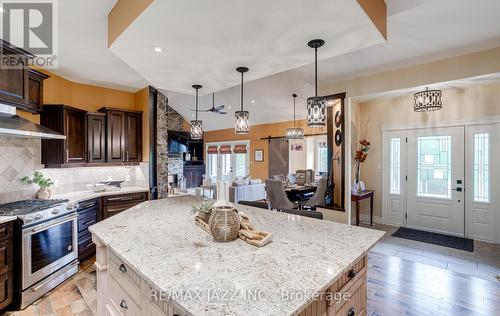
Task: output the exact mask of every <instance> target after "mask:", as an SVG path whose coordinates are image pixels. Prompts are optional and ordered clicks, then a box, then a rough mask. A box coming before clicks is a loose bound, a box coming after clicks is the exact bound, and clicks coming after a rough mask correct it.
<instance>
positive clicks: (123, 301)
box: [120, 300, 354, 315]
mask: <svg viewBox="0 0 500 316" xmlns="http://www.w3.org/2000/svg"><path fill="white" fill-rule="evenodd" d="M120 307H121V308H123V309H128V306H127V302H125V300H122V301H121V302H120ZM353 315H354V314H353Z"/></svg>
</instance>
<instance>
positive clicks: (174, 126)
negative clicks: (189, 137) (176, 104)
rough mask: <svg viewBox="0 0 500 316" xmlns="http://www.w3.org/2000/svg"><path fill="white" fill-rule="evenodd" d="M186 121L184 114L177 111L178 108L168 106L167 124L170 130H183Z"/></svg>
mask: <svg viewBox="0 0 500 316" xmlns="http://www.w3.org/2000/svg"><path fill="white" fill-rule="evenodd" d="M183 123H184V118H183V117H182V115H180V114H179V113H177V111H176V110H174V109H172V108H171V107H168V119H167V125H168V130H169V131H182V130H183V129H182V125H183Z"/></svg>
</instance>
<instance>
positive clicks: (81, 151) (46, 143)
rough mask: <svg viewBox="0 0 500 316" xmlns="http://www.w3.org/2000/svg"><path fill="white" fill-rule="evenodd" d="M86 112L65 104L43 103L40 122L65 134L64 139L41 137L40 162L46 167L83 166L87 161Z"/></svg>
mask: <svg viewBox="0 0 500 316" xmlns="http://www.w3.org/2000/svg"><path fill="white" fill-rule="evenodd" d="M86 114H87V112H86V111H83V110H80V109H76V108H73V107H70V106H67V105H60V104H57V105H56V104H46V105H44V109H43V112H41V114H40V124H41V125H43V126H46V127H48V128H50V129H53V130H55V131H56V132H59V133H61V134H64V135H66V139H42V163H43V164H45V166H46V167H48V168H58V167H59V168H60V167H69V166H83V165H84V164H85V163H86V162H87V154H86V141H85V140H86Z"/></svg>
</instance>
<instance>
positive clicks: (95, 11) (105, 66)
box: [55, 0, 500, 130]
mask: <svg viewBox="0 0 500 316" xmlns="http://www.w3.org/2000/svg"><path fill="white" fill-rule="evenodd" d="M194 1H195V0H189V1H182V2H176V5H175V6H171V7H170V10H169V11H163V12H161V11H158V9H159V8H160V7H162V6H167V7H168V5H169V4H168V3H170V4H171V3H173V1H172V0H162V1H159V0H156V1H155V2H154V3H153V5H156V6H160V7H152V8H153V9H155V8H156V9H157V10H156V11H158V12H150V11H149V9H147V10H146V12H144V14H143V15H144V16H148V17H149V15H148V14H151V15H152V16H156V17H159V18H161V20H159V21H155V22H154V21H153V22H152V23H151V24H152V25H155V26H156V31H153V32H151V33H140V32H139V33H137V34H135V35H133V36H134V37H135V40H136V41H135V43H136V44H137V45H138V46H141V49H142V50H143V51H144V52H146V51H147V52H148V54H149V55H144V54H146V53H144V54H142V55H135V56H134V58H135V59H137V60H140V62H141V63H143V64H144V67H145V69H142V68H141V67H138V66H137V64H138V62H137V61H135V60H132V61H130V56H128V57H127V54H126V53H124V52H123V51H121V50H120V52H119V54H120V57H121V58H124V59H125V60H127V62H128V63H129V64H131V67H130V66H128V65H127V64H126V63H125V62H123V61H122V60H121V59H120V58H119V57H117V56H116V55H115V54H113V52H112V51H111V50H110V49H108V48H107V34H106V30H107V14H108V12H109V10H110V9H111V8H112V6H113V5H114V3H115V2H116V0H85V1H83V0H65V1H60V2H59V6H60V10H61V14H60V17H61V43H60V48H61V58H60V66H61V67H60V69H59V70H56V71H55V72H56V73H58V74H60V75H62V76H64V77H66V78H68V79H71V80H75V81H79V82H84V83H90V84H97V85H102V86H108V87H114V88H121V89H125V90H128V91H135V90H137V89H139V88H142V87H144V86H145V85H147V84H153V85H155V86H156V87H158V88H160V89H164V90H165V92H166V93H167V94H168V96H169V100H170V105H171V106H172V107H173V108H175V109H176V110H177V111H178V112H180V113H181V114H182V115H183V116H184V117H185V118H186V119H188V120H189V119H190V117H191V112H190V109H191V108H192V107H193V103H194V98H193V96H192V95H185V94H181V93H178V92H173V91H172V88H171V85H174V83H175V86H177V85H179V84H182V85H183V87H182V89H179V88H176V89H175V90H176V91H184V92H186V91H189V87H190V86H191V84H193V83H200V84H203V85H204V86H206V87H207V88H205V89H203V92H204V93H209V92H211V90H212V89H215V88H210V87H217V86H220V87H229V86H234V85H236V84H238V80H239V77H238V74H237V73H236V72H235V71H234V67H235V65H240V64H247V65H248V66H249V67H250V68H251V71H250V73H249V76H248V78H249V79H252V77H251V76H252V75H253V76H255V77H253V78H257V77H260V76H263V75H264V74H266V73H268V74H271V73H275V72H277V71H280V69H281V70H285V69H283V67H285V68H286V67H293V65H305V64H306V63H310V62H312V60H313V59H312V58H313V55H312V50H311V49H310V48H308V47H307V46H305V43H306V42H307V40H308V39H310V38H313V37H324V38H326V37H327V36H330V34H331V33H330V31H331V30H328V32H325V30H324V29H321V28H318V29H316V28H315V26H316V25H315V24H314V23H313V24H311V23H310V21H311V20H313V19H311V16H313V15H314V14H315V13H318V12H324V11H328V9H329V7H327V8H325V7H321V3H326V1H327V0H325V1H320V0H315V1H313V2H310V1H309V2H307V3H313V4H316V5H317V6H314V5H309V4H307V5H306V4H305V3H306V1H296V2H290V1H286V2H285V1H284V0H280V1H273V2H269V1H267V2H266V5H267V6H266V7H263V4H262V3H263V1H257V3H256V6H258V8H259V10H251V9H248V3H253V2H248V1H246V2H244V0H237V1H236V2H237V3H239V4H238V5H234V8H239V9H234V8H233V11H231V10H229V9H228V5H227V4H226V3H231V4H234V3H235V0H233V1H229V0H216V1H217V4H219V5H218V6H216V5H213V1H211V2H210V5H208V4H206V3H209V2H200V1H197V2H196V3H197V4H198V7H197V10H195V11H194V12H188V14H187V13H186V12H184V11H183V10H186V9H189V8H193V3H194ZM336 1H337V0H336ZM338 1H341V0H338ZM345 1H347V0H345ZM254 2H255V1H254ZM274 2H276V3H279V4H281V7H275V6H274ZM331 2H332V1H329V3H331ZM354 2H355V1H347V2H345V3H346V6H344V7H336V8H334V10H333V12H331V11H328V12H330V13H331V14H330V16H332V19H331V20H330V19H329V20H328V21H327V22H325V23H320V24H318V25H319V26H320V27H325V26H328V25H333V26H334V27H331V28H332V29H333V30H334V31H332V32H336V30H338V28H342V29H343V30H346V31H348V32H350V31H352V30H351V27H356V29H355V30H358V31H359V30H361V31H360V33H358V34H361V35H360V37H359V38H358V39H360V41H361V43H354V41H351V40H352V39H351V36H349V38H348V41H343V43H351V44H352V45H351V46H349V47H348V48H346V53H344V54H342V55H339V56H337V55H338V54H339V53H341V51H340V50H339V48H337V47H336V45H335V44H336V43H337V41H333V40H329V41H327V45H326V46H325V47H324V48H322V49H320V51H319V54H320V57H321V58H324V57H325V56H326V55H327V53H328V54H333V56H334V57H332V58H328V59H326V60H323V61H321V62H320V68H319V80H320V82H319V84H320V87H321V86H322V82H328V83H329V84H331V83H332V82H336V81H340V80H345V79H350V78H354V77H359V76H363V75H367V74H372V73H377V72H381V71H387V70H391V69H396V68H401V67H406V66H410V65H415V64H421V63H426V62H430V61H434V60H439V59H443V58H449V57H453V56H458V55H463V54H467V53H471V52H475V51H480V50H484V49H488V48H492V47H498V46H500V1H498V0H475V1H456V0H440V1H435V0H386V3H387V6H388V13H389V17H388V36H389V38H388V41H387V42H384V43H379V44H376V45H372V44H374V42H377V41H379V39H377V38H375V39H374V38H372V37H370V36H368V37H369V41H368V43H364V42H363V41H364V37H363V36H364V35H365V33H364V31H363V30H364V27H365V25H356V24H355V23H352V20H351V21H349V22H345V20H342V19H341V18H342V17H343V16H349V15H350V14H354V15H356V14H358V13H359V12H357V13H356V12H355V11H354V13H352V8H351V7H349V3H351V4H352V3H354ZM160 3H161V4H160ZM290 3H294V5H290ZM224 4H226V5H224ZM241 8H245V10H243V9H241ZM283 8H285V9H283ZM346 8H350V9H349V10H347V9H346ZM219 9H220V12H218V10H219ZM299 9H300V10H299ZM288 10H290V11H288ZM339 10H342V11H339ZM346 10H347V11H346ZM242 11H244V12H242ZM298 11H302V12H298ZM287 12H293V13H294V14H295V15H293V17H294V18H293V19H290V18H289V17H288V14H287ZM216 16H217V17H218V18H215V17H216ZM298 16H301V18H297V17H298ZM142 17H143V16H141V18H142ZM141 18H140V19H139V20H137V21H136V22H137V23H139V24H141V23H144V20H143V19H142V20H141ZM238 18H241V19H242V20H244V21H245V22H244V23H243V22H241V24H240V25H238V24H234V23H238ZM172 21H175V23H176V24H175V25H174V26H173V27H172V25H171V24H169V23H171V22H172ZM193 21H196V23H194V22H193ZM339 21H343V22H342V23H340V24H341V25H339ZM136 22H134V24H135V23H136ZM257 22H259V23H257ZM229 23H233V25H238V28H237V29H234V30H229V31H228V30H226V28H228V25H230V24H229ZM262 23H264V24H262ZM329 23H330V24H329ZM134 24H133V25H132V28H131V29H130V32H132V33H133V32H136V31H137V30H140V27H144V25H143V26H141V25H137V26H135V25H134ZM344 24H347V25H344ZM353 24H354V25H353ZM361 24H363V23H361ZM263 25H265V26H266V27H271V29H272V30H274V31H275V32H281V33H280V34H274V33H273V34H274V35H273V36H270V34H268V32H267V31H268V30H267V28H266V29H263V28H262V27H263ZM282 25H287V28H283V26H282ZM290 25H291V26H290ZM188 30H189V32H195V31H196V30H198V31H199V32H200V33H199V34H201V35H200V36H198V40H197V41H193V40H192V37H182V36H179V37H177V35H178V34H186V32H188ZM127 32H129V30H127ZM132 33H131V34H132ZM217 34H218V35H217ZM225 34H229V35H231V37H224V35H225ZM238 34H239V36H236V35H238ZM298 34H300V36H302V38H299V37H300V36H298ZM332 34H333V33H332ZM335 34H337V33H335ZM150 35H154V37H152V36H150ZM165 35H168V36H172V38H173V40H171V41H168V42H167V39H168V38H169V37H168V36H165ZM229 35H228V36H229ZM337 35H339V34H337ZM340 35H341V34H340ZM218 36H219V37H218ZM235 36H236V37H235ZM249 38H251V40H249ZM276 38H279V41H276V40H275V39H276ZM209 39H210V40H209ZM214 39H215V40H216V41H215V42H214V43H217V47H215V48H214V47H212V48H211V49H210V48H208V46H207V45H210V44H211V43H212V40H214ZM118 41H119V42H120V43H121V41H122V38H119V40H118ZM123 41H124V42H126V41H128V40H127V39H126V38H125V37H124V38H123ZM164 41H165V43H166V45H165V47H163V48H164V50H165V51H164V53H162V54H161V55H155V54H153V52H152V51H151V49H150V48H151V46H153V45H160V43H164ZM124 42H123V43H122V44H124ZM284 43H286V45H285V44H284ZM117 44H118V43H117ZM212 44H213V43H212ZM250 44H251V45H256V46H258V47H261V48H262V47H268V46H269V47H270V51H271V53H270V54H269V56H268V54H267V50H264V52H257V53H255V52H253V51H250V52H251V53H249V52H248V51H245V50H244V49H243V48H245V45H250ZM120 45H121V44H120ZM162 45H163V44H162ZM189 45H193V47H200V46H203V47H204V49H198V50H193V51H191V52H186V55H185V56H186V59H182V58H181V59H179V60H176V65H174V66H173V67H172V69H165V67H163V66H161V65H162V64H161V63H159V61H158V59H168V58H169V57H170V55H169V52H170V53H172V52H173V49H174V48H176V47H181V48H183V47H187V46H189ZM356 45H360V47H361V46H364V45H366V46H367V47H366V48H363V49H359V50H357V51H351V50H352V49H353V48H354V47H356ZM160 46H161V45H160ZM238 47H239V50H240V51H239V54H236V53H235V52H238ZM116 48H118V46H116ZM327 48H330V49H332V51H330V52H327ZM114 50H115V47H113V51H114ZM299 50H300V52H298V51H299ZM229 52H231V53H230V54H229ZM188 53H189V54H188ZM137 56H139V57H137ZM193 56H195V57H196V58H195V59H193ZM235 56H237V58H236V59H234V58H235ZM287 56H296V58H292V57H290V58H287ZM181 57H182V56H181ZM187 57H189V58H187ZM279 57H281V59H280V58H279ZM177 58H179V55H177ZM207 59H208V60H209V62H206V60H207ZM194 60H197V61H198V60H202V61H205V62H204V63H202V64H200V63H199V62H197V61H194ZM212 60H214V63H212ZM221 60H222V61H223V60H228V62H227V65H225V66H224V67H222V68H221V69H219V68H217V67H214V66H213V65H214V64H215V61H216V62H217V63H221ZM283 60H284V61H283ZM207 65H208V66H207ZM259 65H264V66H262V67H261V68H259V67H260V66H259ZM134 69H135V70H134ZM193 69H194V70H196V69H199V70H202V72H203V74H202V73H200V72H199V71H193ZM312 70H313V68H312V65H310V64H309V65H305V66H302V67H298V68H295V69H291V70H287V71H284V72H279V73H276V74H274V75H271V76H267V77H265V78H261V79H258V80H253V81H251V82H248V83H247V84H246V85H245V106H246V108H247V109H248V110H250V113H251V122H252V124H257V123H269V122H276V121H286V120H291V118H292V115H293V109H292V106H291V105H292V98H291V94H292V93H294V92H295V93H298V94H299V96H300V97H299V99H298V100H297V101H298V102H297V105H298V113H297V114H298V116H299V117H301V118H303V117H305V110H304V108H305V99H306V98H307V97H309V96H311V95H312V94H313V93H314V90H313V86H312V84H313V82H314V81H313V72H312ZM139 73H140V75H139ZM211 73H212V74H213V77H212V76H210V75H208V74H211ZM167 74H168V75H167ZM224 74H225V75H224ZM178 76H192V77H190V78H187V79H186V78H184V79H183V80H180V79H178V78H177V77H178ZM145 78H146V79H147V80H146V79H145ZM156 82H158V83H162V84H161V85H159V84H156ZM172 82H173V83H172ZM184 86H187V88H184ZM251 100H255V103H251ZM216 103H218V104H221V103H224V104H225V105H226V106H227V105H232V106H233V108H232V109H231V110H230V113H229V114H227V115H224V116H223V115H217V114H211V113H209V114H201V119H202V120H204V126H205V129H206V130H213V129H220V128H230V127H232V126H233V112H232V111H233V110H234V109H235V108H237V107H239V87H238V86H234V87H232V88H227V89H224V90H221V91H218V92H217V94H216ZM200 104H201V105H202V107H208V106H209V105H211V97H210V96H206V97H202V99H201V102H200Z"/></svg>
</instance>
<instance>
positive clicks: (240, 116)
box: [234, 67, 250, 135]
mask: <svg viewBox="0 0 500 316" xmlns="http://www.w3.org/2000/svg"><path fill="white" fill-rule="evenodd" d="M236 71H237V72H239V73H241V109H240V110H239V111H236V112H235V124H234V132H235V133H236V134H240V135H241V134H248V132H249V131H250V113H248V111H244V110H243V74H244V73H245V72H247V71H248V68H247V67H238V68H236Z"/></svg>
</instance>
